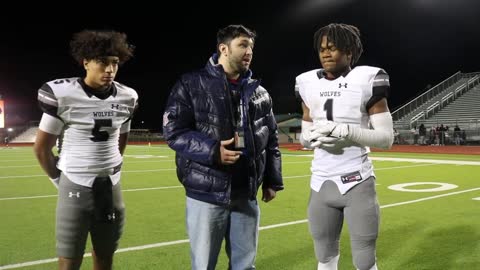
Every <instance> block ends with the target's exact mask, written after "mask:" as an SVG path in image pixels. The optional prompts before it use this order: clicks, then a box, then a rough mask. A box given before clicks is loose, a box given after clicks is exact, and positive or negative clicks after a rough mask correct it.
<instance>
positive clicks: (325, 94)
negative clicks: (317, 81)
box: [320, 91, 342, 97]
mask: <svg viewBox="0 0 480 270" xmlns="http://www.w3.org/2000/svg"><path fill="white" fill-rule="evenodd" d="M320 96H321V97H340V96H342V92H340V91H323V92H320Z"/></svg>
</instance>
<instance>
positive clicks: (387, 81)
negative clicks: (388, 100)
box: [372, 80, 390, 87]
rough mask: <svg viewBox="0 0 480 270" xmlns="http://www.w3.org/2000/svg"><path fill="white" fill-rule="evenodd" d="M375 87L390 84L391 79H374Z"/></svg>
mask: <svg viewBox="0 0 480 270" xmlns="http://www.w3.org/2000/svg"><path fill="white" fill-rule="evenodd" d="M372 86H373V87H376V86H390V81H389V80H375V81H373V85H372Z"/></svg>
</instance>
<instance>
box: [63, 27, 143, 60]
mask: <svg viewBox="0 0 480 270" xmlns="http://www.w3.org/2000/svg"><path fill="white" fill-rule="evenodd" d="M134 49H135V47H134V46H132V45H130V44H128V43H127V35H126V34H125V33H120V32H116V31H111V30H108V31H107V30H102V31H97V30H83V31H81V32H78V33H75V34H74V35H73V38H72V40H71V41H70V52H71V54H72V56H73V58H74V59H75V61H77V62H78V63H79V64H80V65H83V60H84V59H87V60H92V59H99V58H102V57H106V56H117V57H118V58H119V59H120V64H123V63H125V62H127V61H128V60H129V59H130V58H131V57H132V56H133V50H134Z"/></svg>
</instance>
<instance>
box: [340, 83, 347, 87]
mask: <svg viewBox="0 0 480 270" xmlns="http://www.w3.org/2000/svg"><path fill="white" fill-rule="evenodd" d="M347 85H348V83H338V88H342V87H345V88H347Z"/></svg>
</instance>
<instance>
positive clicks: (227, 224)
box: [187, 197, 260, 270]
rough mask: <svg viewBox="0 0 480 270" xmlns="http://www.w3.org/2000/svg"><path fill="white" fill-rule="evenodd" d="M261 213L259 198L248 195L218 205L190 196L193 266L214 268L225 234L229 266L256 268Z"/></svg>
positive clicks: (194, 269)
mask: <svg viewBox="0 0 480 270" xmlns="http://www.w3.org/2000/svg"><path fill="white" fill-rule="evenodd" d="M259 217H260V208H259V207H258V203H257V201H251V200H249V199H247V198H239V199H235V200H233V199H232V202H231V205H230V206H219V205H215V204H210V203H206V202H202V201H198V200H195V199H192V198H189V197H187V231H188V235H189V239H190V255H191V261H192V270H214V269H215V266H216V264H217V259H218V254H219V253H220V249H221V247H222V241H223V239H224V238H225V242H226V245H225V249H226V252H227V256H228V258H229V260H230V262H229V269H231V270H247V269H255V257H256V254H257V244H258V226H259V220H260V218H259Z"/></svg>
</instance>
